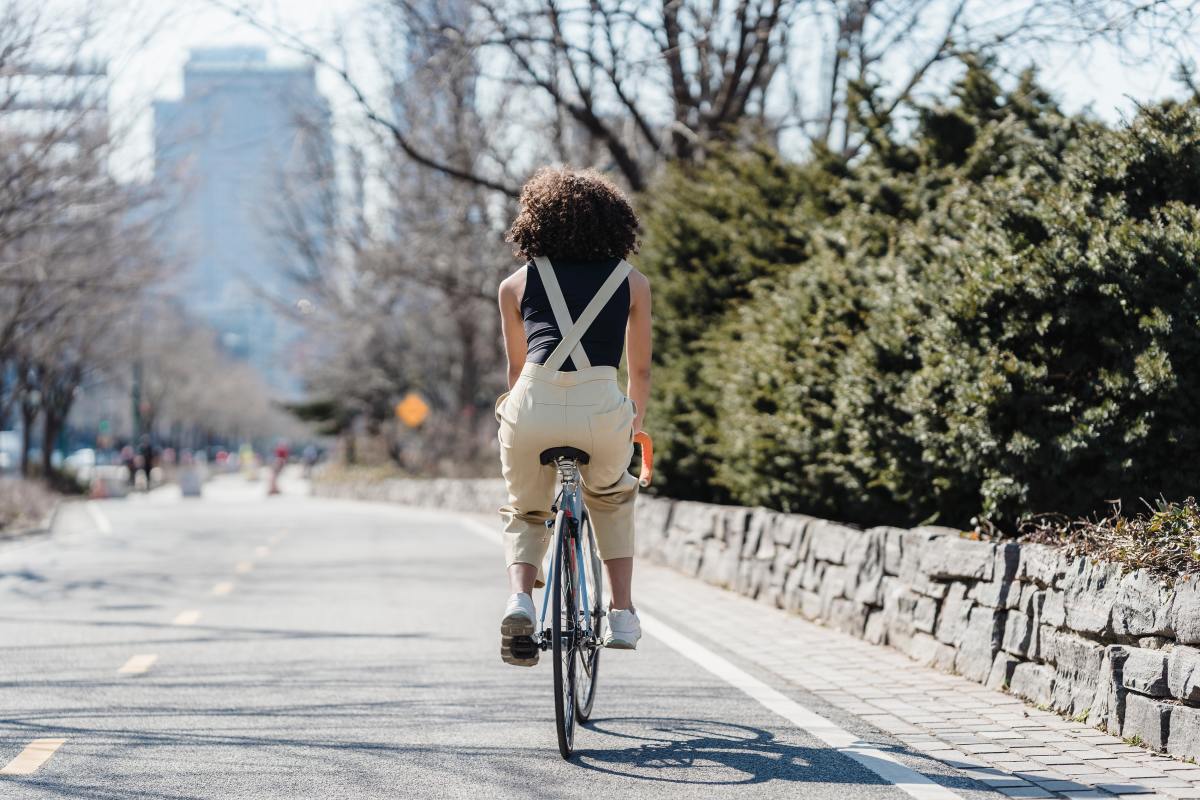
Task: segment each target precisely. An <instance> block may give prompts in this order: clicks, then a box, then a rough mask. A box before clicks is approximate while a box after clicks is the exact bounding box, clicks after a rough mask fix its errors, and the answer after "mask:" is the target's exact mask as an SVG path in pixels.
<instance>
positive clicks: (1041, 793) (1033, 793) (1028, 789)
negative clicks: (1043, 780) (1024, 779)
mask: <svg viewBox="0 0 1200 800" xmlns="http://www.w3.org/2000/svg"><path fill="white" fill-rule="evenodd" d="M996 791H998V792H1000V794H1003V795H1007V796H1008V797H1039V798H1040V797H1054V795H1052V794H1050V792H1047V791H1046V790H1045V789H1043V788H1041V787H1039V786H1013V787H1011V788H1010V787H1004V788H1001V789H997V790H996Z"/></svg>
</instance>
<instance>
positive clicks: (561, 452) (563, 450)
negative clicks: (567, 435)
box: [541, 447, 592, 464]
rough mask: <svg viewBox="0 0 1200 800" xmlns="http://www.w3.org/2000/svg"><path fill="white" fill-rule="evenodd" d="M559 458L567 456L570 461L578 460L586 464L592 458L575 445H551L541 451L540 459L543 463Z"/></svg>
mask: <svg viewBox="0 0 1200 800" xmlns="http://www.w3.org/2000/svg"><path fill="white" fill-rule="evenodd" d="M560 458H569V459H571V460H572V461H578V462H579V463H580V464H586V463H588V462H589V461H591V460H592V457H591V456H589V455H588V454H587V453H585V452H583V451H582V450H580V449H579V448H577V447H551V448H550V449H549V450H543V451H542V455H541V460H542V463H543V464H550V463H552V462H554V461H557V460H558V459H560Z"/></svg>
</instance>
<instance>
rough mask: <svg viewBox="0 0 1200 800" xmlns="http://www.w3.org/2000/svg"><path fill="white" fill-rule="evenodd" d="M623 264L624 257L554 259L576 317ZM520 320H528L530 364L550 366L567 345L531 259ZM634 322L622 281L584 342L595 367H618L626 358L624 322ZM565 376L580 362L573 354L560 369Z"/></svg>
mask: <svg viewBox="0 0 1200 800" xmlns="http://www.w3.org/2000/svg"><path fill="white" fill-rule="evenodd" d="M619 263H621V260H620V259H619V258H609V259H605V260H603V261H564V260H554V261H551V262H550V265H551V266H552V267H553V268H554V277H556V278H557V279H558V286H559V288H560V289H562V293H563V298H564V299H565V300H566V301H567V310H568V311H570V313H571V319H578V318H579V315H580V314H582V313H583V309H585V308H586V307H587V304H588V303H590V302H591V301H592V298H593V297H594V296H595V295H596V292H597V291H598V290H599V289H600V285H601V284H602V283H604V282H605V281H606V280H608V276H609V275H611V274H612V271H613V270H614V269H616V267H617V264H619ZM521 317H522V319H524V320H525V341H526V342H527V344H528V353H527V355H526V356H525V363H527V364H545V363H546V359H548V358H549V357H550V354H551V353H552V352H554V348H555V347H557V346H558V343H559V342H561V341H562V332H561V331H559V329H558V324H557V323H555V321H554V312H553V311H552V310H551V309H550V298H549V297H547V296H546V287H545V286H543V285H542V276H541V275H540V274H539V273H538V268H537V265H536V264H534V263H533V262H532V261H530V262H529V263H528V264H526V265H525V295H524V296H523V297H522V298H521ZM628 321H629V280H628V279H626V280H624V281H621V285H620V286H618V287H617V291H616V293H615V294H613V296H612V297H611V298H609V301H608V302H607V303H605V304H604V308H602V309H601V310H600V313H599V314H598V315H597V316H596V319H595V320H594V321H593V322H592V325H591V327H590V328H588V330H587V333H585V334H584V335H583V339H582V340H581V344H582V345H583V349H584V352H586V353H587V357H588V361H590V362H591V363H592V366H593V367H601V366H603V367H619V366H620V365H621V354H622V353H623V352H624V351H625V324H626V323H627V322H628ZM559 369H561V370H562V371H564V372H574V371H575V370H576V366H575V364H574V363H573V362H572V360H571V358H570V356H568V357H567V360H566V361H565V362H563V365H562V366H561V367H559Z"/></svg>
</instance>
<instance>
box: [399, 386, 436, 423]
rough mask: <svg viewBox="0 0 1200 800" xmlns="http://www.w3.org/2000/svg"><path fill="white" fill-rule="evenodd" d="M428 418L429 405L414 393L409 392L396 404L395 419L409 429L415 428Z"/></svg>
mask: <svg viewBox="0 0 1200 800" xmlns="http://www.w3.org/2000/svg"><path fill="white" fill-rule="evenodd" d="M427 416H429V404H428V403H426V402H425V401H424V400H422V399H421V395H419V394H417V393H416V392H409V393H408V394H407V395H405V397H404V399H403V400H401V401H400V402H399V403H396V418H397V419H399V420H400V421H401V422H403V423H404V424H405V425H407V426H408V427H410V428H415V427H417V426H418V425H420V424H421V423H422V422H424V421H425V417H427Z"/></svg>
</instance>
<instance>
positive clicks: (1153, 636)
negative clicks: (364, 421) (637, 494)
mask: <svg viewBox="0 0 1200 800" xmlns="http://www.w3.org/2000/svg"><path fill="white" fill-rule="evenodd" d="M314 492H315V493H317V494H321V495H325V496H332V497H349V498H355V499H365V500H380V501H388V502H397V503H404V504H406V505H414V506H423V507H435V508H445V509H453V510H457V511H480V512H491V511H495V510H496V509H497V507H498V506H499V505H500V504H501V503H502V502H503V500H504V485H503V483H502V482H501V481H496V480H477V481H461V480H390V481H374V482H369V483H322V482H317V483H315V484H314ZM637 542H638V552H639V555H641V556H642V557H645V558H649V559H650V560H652V561H655V562H657V563H660V564H665V565H667V566H670V567H673V568H675V569H677V570H680V571H682V572H684V573H686V574H688V575H692V576H694V577H697V578H699V579H701V580H703V581H705V582H707V583H710V584H713V585H715V586H720V587H722V588H725V589H730V590H732V591H736V592H739V593H741V594H743V595H746V596H748V597H752V598H755V599H757V600H759V601H761V602H763V603H767V604H769V605H773V606H777V607H779V608H782V609H785V610H787V611H790V612H792V613H796V614H800V615H801V616H804V617H806V618H807V619H810V620H814V621H818V622H821V623H824V624H826V625H828V626H830V627H833V628H837V629H839V630H842V631H845V632H846V633H849V634H852V635H854V636H857V637H860V638H863V639H866V640H867V641H870V642H873V643H875V644H882V645H889V646H891V647H895V648H897V649H899V650H901V651H902V652H904V653H907V654H908V655H909V656H911V657H912V658H914V659H916V660H917V661H919V662H921V663H923V664H927V665H930V666H933V667H937V668H938V669H943V670H947V671H952V672H956V673H958V674H960V675H963V676H965V677H967V678H970V679H971V680H974V681H978V682H980V683H985V684H987V685H989V686H992V687H994V688H1004V689H1007V690H1009V691H1011V692H1013V693H1015V694H1018V695H1020V696H1021V697H1024V698H1026V699H1028V700H1029V701H1031V702H1033V703H1035V704H1037V705H1039V706H1044V707H1047V708H1052V709H1055V710H1057V711H1059V712H1061V713H1063V714H1064V715H1066V716H1068V717H1072V718H1075V719H1078V720H1086V721H1087V722H1088V724H1090V725H1095V726H1098V727H1102V728H1104V729H1106V730H1108V731H1109V732H1111V733H1113V734H1115V735H1118V736H1122V737H1125V738H1126V739H1131V740H1133V739H1136V740H1137V741H1140V742H1142V743H1143V744H1145V745H1146V746H1148V747H1151V748H1153V749H1155V750H1159V751H1165V752H1169V753H1171V754H1173V755H1176V756H1180V757H1184V758H1192V759H1196V758H1200V580H1198V579H1197V578H1196V577H1195V576H1193V577H1192V578H1190V579H1188V580H1180V581H1178V582H1176V583H1175V584H1174V585H1173V586H1171V585H1168V584H1167V583H1165V582H1163V581H1161V580H1158V579H1156V578H1155V577H1154V576H1152V575H1151V574H1149V573H1148V572H1146V571H1144V570H1136V571H1124V570H1122V568H1121V567H1120V566H1118V565H1115V564H1106V563H1102V562H1094V561H1090V560H1087V559H1083V558H1077V559H1069V558H1067V557H1066V556H1064V555H1063V554H1062V553H1061V551H1058V550H1056V549H1054V548H1050V547H1045V546H1042V545H1031V544H1026V545H1020V544H1015V543H993V542H980V541H975V540H972V539H967V538H964V537H962V536H961V535H960V534H959V532H958V531H954V530H951V529H948V528H938V527H921V528H914V529H902V528H891V527H879V528H871V529H869V530H860V529H858V528H854V527H850V526H847V525H841V524H838V523H835V522H828V521H826V520H822V519H816V518H814V517H808V516H804V515H802V514H783V513H779V512H774V511H768V510H766V509H761V508H755V509H751V508H741V507H736V506H717V505H709V504H706V503H692V502H683V501H672V500H666V499H662V498H654V497H648V496H643V497H641V498H639V500H638V508H637Z"/></svg>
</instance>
